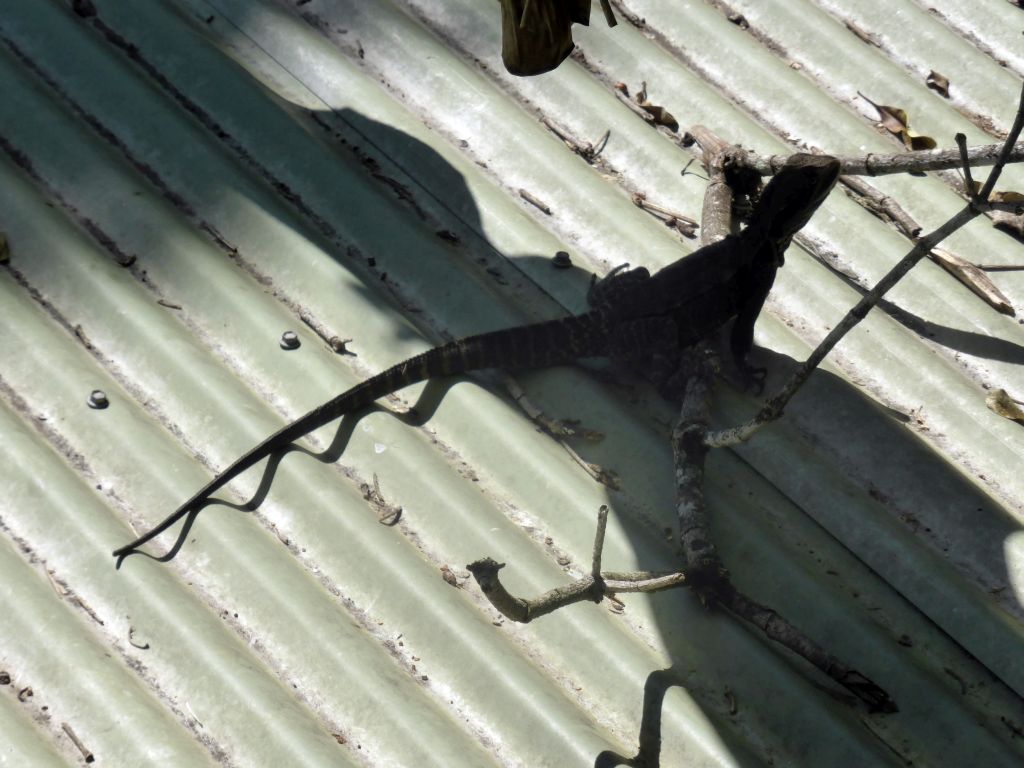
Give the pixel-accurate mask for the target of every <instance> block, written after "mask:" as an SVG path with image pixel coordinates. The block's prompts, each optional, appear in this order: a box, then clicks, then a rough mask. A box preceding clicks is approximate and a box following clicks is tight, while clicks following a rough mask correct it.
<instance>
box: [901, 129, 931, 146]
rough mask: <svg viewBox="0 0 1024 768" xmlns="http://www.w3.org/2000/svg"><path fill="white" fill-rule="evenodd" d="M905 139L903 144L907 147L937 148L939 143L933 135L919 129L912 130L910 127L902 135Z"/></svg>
mask: <svg viewBox="0 0 1024 768" xmlns="http://www.w3.org/2000/svg"><path fill="white" fill-rule="evenodd" d="M900 138H901V139H902V140H903V146H905V147H906V148H907V149H914V150H918V149H935V147H936V146H938V144H937V143H936V141H935V139H933V138H932V137H931V136H925V135H924V134H923V133H918V132H917V131H911V130H910V129H909V128H908V129H907V130H905V131H903V133H902V134H901V135H900Z"/></svg>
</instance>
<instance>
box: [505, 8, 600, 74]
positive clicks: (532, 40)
mask: <svg viewBox="0 0 1024 768" xmlns="http://www.w3.org/2000/svg"><path fill="white" fill-rule="evenodd" d="M574 23H575V24H584V25H587V24H589V23H590V0H501V60H502V61H503V62H504V64H505V69H507V70H508V71H509V72H510V73H512V74H513V75H539V74H541V73H542V72H549V71H550V70H552V69H554V68H555V67H557V66H558V65H559V64H561V63H562V62H563V61H564V60H565V57H566V56H568V55H569V54H570V53H571V52H572V49H573V48H574V43H573V41H572V25H573V24H574Z"/></svg>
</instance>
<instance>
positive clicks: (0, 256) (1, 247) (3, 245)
mask: <svg viewBox="0 0 1024 768" xmlns="http://www.w3.org/2000/svg"><path fill="white" fill-rule="evenodd" d="M10 260H11V245H10V243H8V242H7V234H6V233H4V232H0V264H6V263H7V262H8V261H10Z"/></svg>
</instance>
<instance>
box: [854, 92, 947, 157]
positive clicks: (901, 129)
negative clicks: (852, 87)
mask: <svg viewBox="0 0 1024 768" xmlns="http://www.w3.org/2000/svg"><path fill="white" fill-rule="evenodd" d="M857 95H858V96H860V97H861V98H862V99H864V101H866V102H867V103H868V104H870V105H871V106H873V107H874V108H875V109H876V110H877V111H878V121H879V122H880V123H881V124H882V127H883V128H885V130H887V131H889V133H892V134H895V135H896V136H899V137H900V141H902V142H903V146H905V147H906V148H907V149H911V150H919V149H935V147H936V146H937V145H936V142H935V139H933V138H932V137H931V136H925V135H924V134H923V133H918V132H917V131H912V130H910V118H908V117H907V113H906V111H905V110H903V109H901V108H900V107H890V106H887V105H885V104H877V103H875V102H874V101H872V100H871V99H869V98H868V97H867V96H865V95H864V94H863V93H861V92H860V91H857Z"/></svg>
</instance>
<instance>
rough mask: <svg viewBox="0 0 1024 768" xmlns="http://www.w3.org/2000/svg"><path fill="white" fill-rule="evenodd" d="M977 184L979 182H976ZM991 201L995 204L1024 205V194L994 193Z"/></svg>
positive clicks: (1005, 191) (1008, 191)
mask: <svg viewBox="0 0 1024 768" xmlns="http://www.w3.org/2000/svg"><path fill="white" fill-rule="evenodd" d="M975 184H977V182H975ZM979 188H980V187H979ZM991 200H992V202H994V203H1024V194H1022V193H1020V192H1012V191H1010V190H1004V191H1001V192H993V193H992V197H991Z"/></svg>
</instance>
